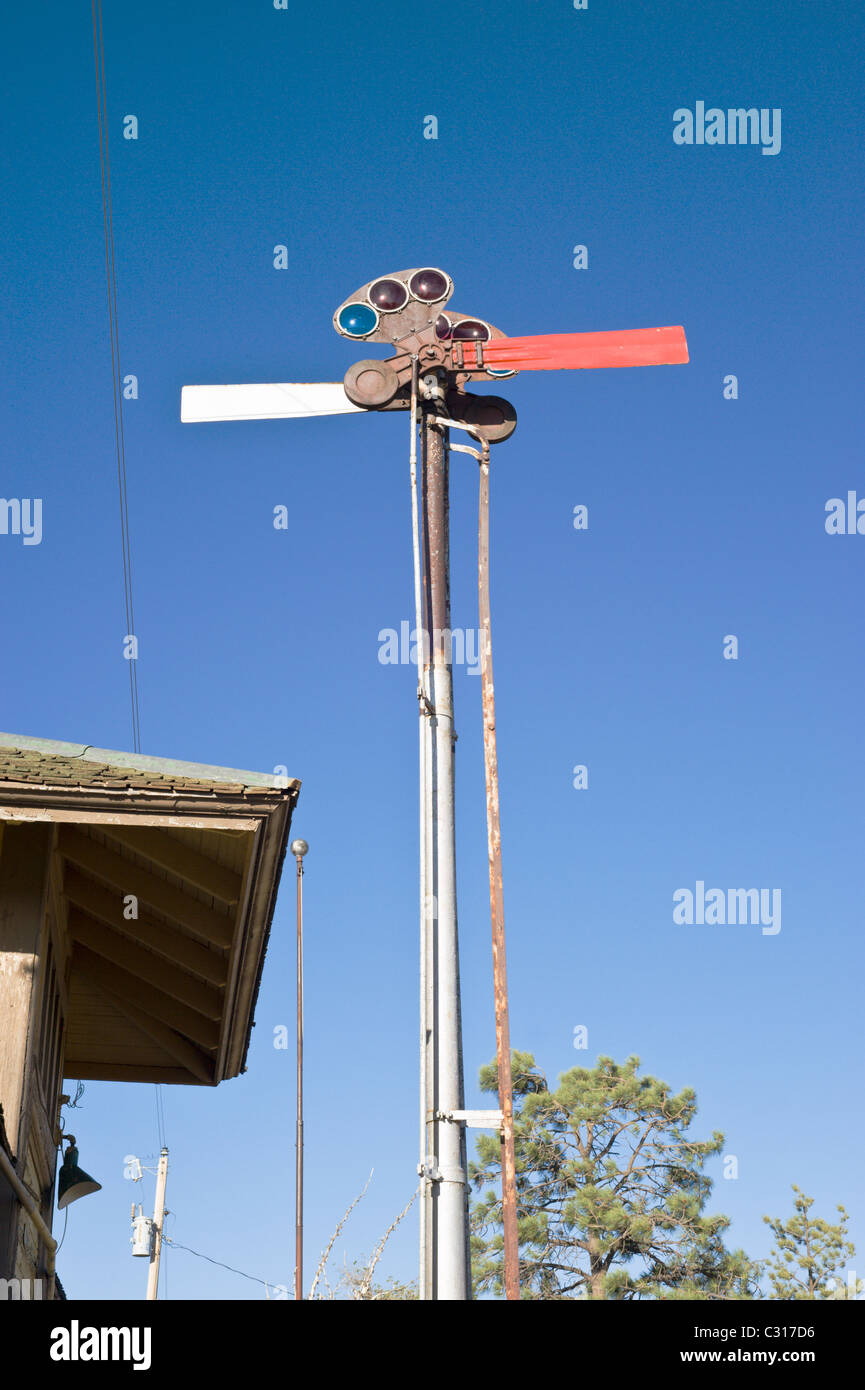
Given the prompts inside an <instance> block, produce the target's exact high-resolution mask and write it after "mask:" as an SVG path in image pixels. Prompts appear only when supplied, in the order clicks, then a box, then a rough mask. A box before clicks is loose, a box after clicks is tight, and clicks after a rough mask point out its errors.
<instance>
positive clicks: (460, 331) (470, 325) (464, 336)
mask: <svg viewBox="0 0 865 1390" xmlns="http://www.w3.org/2000/svg"><path fill="white" fill-rule="evenodd" d="M453 336H454V338H455V339H457V340H458V341H460V342H463V343H465V342H469V343H477V342H481V343H486V342H489V338H490V330H489V326H488V324H485V323H481V321H480V319H463V320H462V322H461V323H456V324H454V331H453Z"/></svg>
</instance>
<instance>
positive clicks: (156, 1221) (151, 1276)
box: [145, 1145, 168, 1302]
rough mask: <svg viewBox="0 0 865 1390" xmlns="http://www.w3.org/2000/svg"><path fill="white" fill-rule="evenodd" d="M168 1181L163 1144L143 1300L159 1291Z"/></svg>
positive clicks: (166, 1161)
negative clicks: (151, 1242)
mask: <svg viewBox="0 0 865 1390" xmlns="http://www.w3.org/2000/svg"><path fill="white" fill-rule="evenodd" d="M167 1182H168V1150H167V1149H166V1148H165V1146H164V1145H163V1147H162V1149H161V1150H160V1153H159V1167H158V1168H157V1170H156V1201H155V1203H154V1207H153V1245H152V1247H151V1250H150V1264H149V1265H148V1268H147V1294H146V1295H145V1301H148V1302H152V1301H153V1300H154V1299H155V1298H156V1296H157V1293H158V1292H159V1261H160V1259H161V1258H162V1227H163V1225H164V1223H165V1185H166V1183H167Z"/></svg>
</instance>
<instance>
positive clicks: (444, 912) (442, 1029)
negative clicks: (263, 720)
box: [422, 407, 470, 1300]
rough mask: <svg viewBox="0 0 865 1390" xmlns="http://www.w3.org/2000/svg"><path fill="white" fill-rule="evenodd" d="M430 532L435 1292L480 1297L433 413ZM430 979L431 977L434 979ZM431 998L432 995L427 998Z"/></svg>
mask: <svg viewBox="0 0 865 1390" xmlns="http://www.w3.org/2000/svg"><path fill="white" fill-rule="evenodd" d="M424 436H425V439H424V444H425V448H424V468H423V496H422V501H423V537H424V561H425V564H424V569H425V575H424V578H425V590H426V593H425V597H426V613H425V626H426V630H427V635H428V640H429V645H428V647H427V649H426V650H425V652H424V656H425V657H426V658H427V660H426V664H425V685H424V689H425V693H426V694H427V697H428V700H429V704H430V706H431V710H432V713H431V715H430V717H429V719H427V721H426V726H427V729H428V730H430V731H431V736H430V735H428V742H429V752H430V773H431V776H430V779H429V782H430V783H431V785H428V787H427V798H428V802H431V804H430V806H429V814H430V817H431V821H432V833H431V837H430V838H431V851H432V853H431V863H430V864H428V869H427V887H428V893H429V899H430V900H429V906H428V915H427V929H428V931H429V933H430V935H431V938H432V974H433V981H432V985H433V999H432V1001H431V1003H432V1014H431V1019H430V1022H431V1024H432V1031H433V1036H432V1037H431V1038H430V1043H429V1050H430V1052H431V1069H432V1074H433V1076H432V1086H431V1087H429V1088H428V1091H427V1114H428V1122H427V1136H428V1143H427V1155H428V1156H434V1161H435V1164H436V1171H435V1177H434V1179H433V1181H432V1183H431V1186H432V1200H431V1205H430V1215H431V1219H432V1241H431V1245H432V1266H433V1268H432V1297H433V1298H434V1299H437V1300H438V1299H447V1300H465V1299H468V1298H469V1297H470V1290H469V1261H468V1190H467V1182H466V1142H465V1128H464V1126H463V1125H462V1124H460V1123H459V1122H456V1121H453V1120H451V1119H449V1118H448V1119H442V1118H440V1116H442V1115H445V1116H448V1115H449V1114H450V1113H451V1112H452V1111H455V1110H462V1109H463V1108H464V1094H463V1062H462V1022H461V1013H460V980H459V939H458V931H457V910H456V844H455V829H454V742H455V733H454V712H453V671H452V666H451V659H452V653H451V643H450V626H451V625H450V573H449V543H448V530H449V526H448V510H449V508H448V466H447V451H446V439H445V434H444V431H442V430H441V429H440V428H439V426H438V425H437V424H435V423H434V420H433V418H432V409H431V408H430V407H427V409H426V410H425V412H424ZM428 984H429V981H428ZM427 998H428V999H429V995H427Z"/></svg>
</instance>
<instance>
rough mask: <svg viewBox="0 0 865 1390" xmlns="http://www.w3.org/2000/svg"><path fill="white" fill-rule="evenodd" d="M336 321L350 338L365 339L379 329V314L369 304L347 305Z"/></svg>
mask: <svg viewBox="0 0 865 1390" xmlns="http://www.w3.org/2000/svg"><path fill="white" fill-rule="evenodd" d="M336 321H337V323H338V324H339V327H340V329H341V331H342V332H343V333H346V334H347V335H348V336H349V338H365V337H366V336H367V334H369V333H372V331H373V329H374V328H377V327H378V314H377V313H376V311H375V309H373V308H371V306H370V305H369V304H346V305H345V306H344V307H343V308H342V309H340V311H339V313H338V314H337V316H336Z"/></svg>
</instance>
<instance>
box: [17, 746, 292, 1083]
mask: <svg viewBox="0 0 865 1390" xmlns="http://www.w3.org/2000/svg"><path fill="white" fill-rule="evenodd" d="M299 790H300V783H299V782H297V781H296V780H293V779H289V778H279V777H274V775H273V774H262V773H255V772H244V771H240V770H237V769H234V768H220V767H205V766H202V765H200V764H195V763H182V762H173V761H170V760H168V759H162V758H150V757H144V756H142V755H139V754H131V753H120V752H116V751H114V750H109V749H95V748H92V747H90V746H89V745H84V744H68V743H65V744H64V743H52V742H48V741H46V740H40V739H32V738H25V737H22V736H16V735H10V734H0V834H3V835H4V836H5V837H6V838H5V844H4V846H3V848H4V853H5V852H6V851H7V850H8V851H10V852H14V837H15V827H16V825H17V824H21V823H24V822H28V823H32V822H34V821H38V822H49V823H51V825H52V826H53V832H52V840H51V844H52V850H51V853H52V874H51V884H52V888H51V891H52V894H53V899H54V901H53V904H52V907H53V911H54V913H55V915H56V919H57V921H58V922H59V924H60V928H61V931H62V933H63V935H64V938H65V940H66V942H67V944H68V948H69V949H68V965H67V968H66V970H65V972H64V980H63V992H64V995H65V999H64V1004H65V1009H64V1012H65V1016H66V1041H65V1062H64V1068H63V1070H64V1074H65V1075H66V1076H71V1077H80V1078H82V1079H84V1080H88V1079H89V1080H100V1081H105V1080H118V1081H158V1082H169V1083H170V1082H175V1083H196V1084H203V1085H216V1084H217V1083H218V1082H219V1081H222V1080H224V1079H226V1078H228V1077H231V1076H236V1075H237V1074H238V1073H239V1072H241V1071H243V1070H244V1069H245V1059H246V1053H247V1049H248V1045H249V1038H250V1032H251V1028H252V1022H253V1013H254V1008H255V1000H256V996H257V993H258V987H259V982H260V979H261V972H262V967H263V964H264V955H265V950H266V947H267V939H268V934H269V931H270V924H271V919H272V916H273V910H274V906H275V902H276V893H277V888H278V884H279V877H280V871H281V867H282V861H283V858H284V855H285V849H286V845H287V842H288V835H289V829H290V824H291V816H292V812H293V810H294V806H295V804H296V801H297V796H298V792H299Z"/></svg>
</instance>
